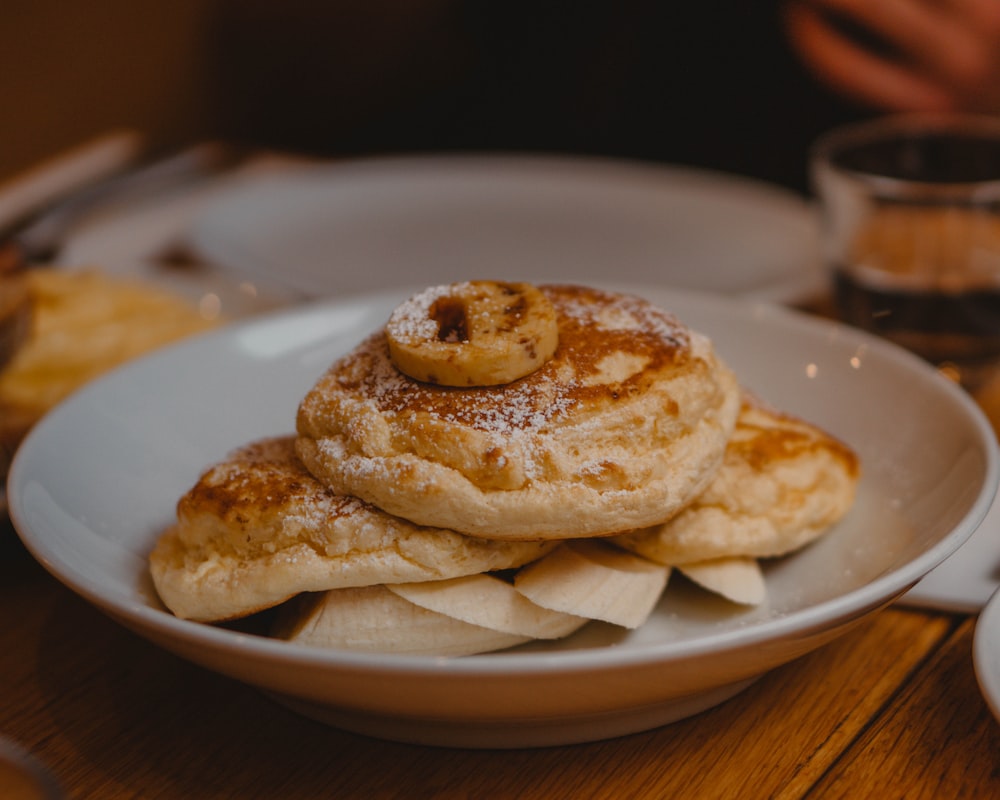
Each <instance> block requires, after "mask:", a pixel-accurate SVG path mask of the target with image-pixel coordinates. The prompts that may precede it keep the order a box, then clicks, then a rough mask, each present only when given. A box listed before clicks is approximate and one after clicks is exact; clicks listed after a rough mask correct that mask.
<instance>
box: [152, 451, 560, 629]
mask: <svg viewBox="0 0 1000 800" xmlns="http://www.w3.org/2000/svg"><path fill="white" fill-rule="evenodd" d="M549 547H550V546H549V545H546V544H545V543H543V542H492V541H485V540H481V539H475V538H472V537H469V536H463V535H461V534H458V533H454V532H453V531H449V530H438V529H431V528H425V527H419V526H416V525H413V524H411V523H409V522H407V521H406V520H402V519H398V518H396V517H392V516H390V515H388V514H385V513H383V512H381V511H379V510H378V509H376V508H373V507H372V506H370V505H368V504H367V503H364V502H362V501H360V500H356V499H354V498H351V497H344V496H341V495H337V494H336V493H334V492H332V491H331V490H329V489H328V488H326V487H325V486H323V485H321V484H320V483H318V482H317V481H316V480H315V479H314V478H313V477H312V476H311V475H310V474H309V473H308V472H307V471H306V470H305V468H304V467H303V466H302V464H301V462H299V460H298V459H297V458H296V456H295V453H294V448H293V437H291V436H288V437H282V438H275V439H266V440H262V441H260V442H255V443H253V444H250V445H247V446H246V447H243V448H241V449H239V450H237V451H236V452H234V453H233V454H232V455H231V456H230V457H229V458H228V459H226V460H224V461H222V462H220V463H219V464H217V465H215V466H213V467H211V468H210V469H208V470H207V471H206V472H205V473H204V474H203V475H202V476H201V478H200V479H199V480H198V482H197V483H196V484H195V485H194V486H193V487H192V488H191V489H190V490H189V491H188V492H187V493H186V494H185V495H184V496H183V497H182V498H181V499H180V501H179V502H178V505H177V524H176V525H175V526H174V527H173V528H171V529H170V530H169V531H168V532H166V533H165V534H164V535H163V536H162V537H161V538H160V540H159V542H158V543H157V545H156V548H155V549H154V551H153V552H152V554H151V556H150V570H151V573H152V576H153V582H154V584H155V586H156V589H157V591H158V592H159V594H160V597H161V599H162V600H163V602H164V604H165V605H166V606H167V607H168V608H169V609H170V610H171V611H172V612H173V613H174V614H176V615H177V616H179V617H185V618H189V619H196V620H200V621H206V622H207V621H220V620H226V619H233V618H237V617H241V616H245V615H247V614H250V613H253V612H255V611H259V610H261V609H265V608H269V607H271V606H274V605H277V604H278V603H281V602H282V601H284V600H286V599H288V598H290V597H292V596H293V595H296V594H298V593H299V592H307V591H322V590H327V589H336V588H342V587H356V586H368V585H372V584H380V583H400V582H406V581H425V580H440V579H443V578H452V577H458V576H462V575H472V574H476V573H480V572H486V571H489V570H496V569H506V568H509V567H515V566H520V565H521V564H525V563H527V562H529V561H532V560H534V559H535V558H538V557H539V556H541V555H542V554H544V553H545V552H547V550H548V549H549Z"/></svg>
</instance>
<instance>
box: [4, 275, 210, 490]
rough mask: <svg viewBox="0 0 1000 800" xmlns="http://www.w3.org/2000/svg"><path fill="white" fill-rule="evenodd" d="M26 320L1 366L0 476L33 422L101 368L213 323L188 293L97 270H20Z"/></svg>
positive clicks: (107, 368) (101, 370)
mask: <svg viewBox="0 0 1000 800" xmlns="http://www.w3.org/2000/svg"><path fill="white" fill-rule="evenodd" d="M18 278H19V280H23V282H24V287H25V291H26V292H27V296H28V299H29V301H30V324H29V325H28V331H27V335H26V336H25V337H24V340H23V341H22V342H21V343H20V346H19V347H18V348H17V349H16V351H15V352H14V353H13V354H12V355H11V357H10V359H9V360H8V361H7V363H6V364H5V365H4V367H3V369H2V371H0V475H4V474H6V469H7V465H8V463H9V459H10V458H11V457H12V456H13V453H14V449H15V448H16V446H17V444H18V442H20V440H21V439H22V438H23V437H24V435H25V434H26V433H27V432H28V430H29V429H30V428H31V426H32V425H33V424H34V423H35V422H37V421H38V420H39V419H40V418H41V417H42V416H43V415H44V414H45V413H47V412H48V411H49V410H50V409H52V408H53V407H54V406H56V405H57V404H58V403H59V402H60V401H61V400H63V399H64V398H65V397H67V396H68V395H69V394H71V393H72V392H73V391H75V390H76V389H78V388H79V387H81V386H83V384H85V383H87V382H88V381H90V380H93V379H94V378H96V377H98V376H99V375H101V374H102V373H104V372H107V371H108V370H110V369H112V368H114V367H117V366H119V365H121V364H124V363H125V362H126V361H129V360H130V359H132V358H135V357H136V356H140V355H143V354H145V353H148V352H150V351H152V350H154V349H156V348H158V347H161V346H163V345H165V344H168V343H170V342H174V341H177V340H179V339H182V338H184V337H186V336H190V335H192V334H195V333H200V332H202V331H206V330H208V329H210V328H213V327H215V326H217V325H218V324H219V319H218V318H217V317H215V316H213V315H211V314H208V315H206V314H205V313H203V312H202V310H201V309H199V307H198V306H197V305H196V304H195V303H193V302H192V301H190V300H188V299H187V298H184V297H180V296H178V295H174V294H172V293H170V292H168V291H166V290H164V289H162V288H160V287H158V286H153V285H150V284H147V283H142V282H139V281H134V280H129V279H124V278H111V277H108V276H107V275H104V274H102V273H101V271H100V270H99V269H97V268H94V269H87V270H79V271H77V270H73V271H70V270H59V269H50V268H37V269H30V270H26V271H24V272H22V273H21V274H20V275H19V276H18Z"/></svg>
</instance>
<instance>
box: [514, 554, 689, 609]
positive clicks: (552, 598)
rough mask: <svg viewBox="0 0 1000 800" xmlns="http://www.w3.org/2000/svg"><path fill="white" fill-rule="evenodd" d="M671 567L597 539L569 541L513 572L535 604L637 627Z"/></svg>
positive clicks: (654, 600) (659, 591)
mask: <svg viewBox="0 0 1000 800" xmlns="http://www.w3.org/2000/svg"><path fill="white" fill-rule="evenodd" d="M669 577H670V567H665V566H661V565H660V564H654V563H653V562H652V561H647V560H646V559H644V558H641V557H639V556H635V555H632V554H631V553H626V552H625V551H624V550H619V549H618V548H616V547H613V546H612V545H608V544H605V543H604V542H600V541H596V540H593V539H578V540H574V541H570V542H565V543H563V544H561V545H560V546H559V547H557V548H556V549H555V550H553V551H552V552H551V553H549V554H548V555H546V556H544V557H543V558H541V559H539V560H538V561H535V562H533V563H531V564H528V565H527V566H526V567H523V568H522V569H521V570H520V571H518V573H517V575H515V576H514V588H516V589H517V590H518V591H519V592H521V594H523V595H524V596H525V597H527V598H528V599H529V600H531V601H532V602H533V603H536V604H537V605H540V606H543V607H545V608H551V609H553V610H555V611H562V612H565V613H569V614H578V615H579V616H581V617H588V618H590V619H600V620H603V621H605V622H610V623H613V624H615V625H621V626H623V627H625V628H638V627H639V626H640V625H642V623H643V622H645V621H646V619H647V618H648V617H649V615H650V613H651V612H652V610H653V607H654V606H655V605H656V602H657V601H658V600H659V599H660V595H661V594H663V590H664V589H665V588H666V585H667V580H668V578H669Z"/></svg>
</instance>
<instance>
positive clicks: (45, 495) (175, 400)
mask: <svg viewBox="0 0 1000 800" xmlns="http://www.w3.org/2000/svg"><path fill="white" fill-rule="evenodd" d="M626 288H627V287H626ZM634 290H635V291H638V292H640V293H642V294H643V295H645V296H646V297H648V298H649V299H650V300H652V301H654V302H656V303H657V304H659V305H661V306H662V307H665V308H668V309H671V310H673V311H674V312H675V313H677V314H678V316H680V317H681V318H682V319H683V320H685V321H686V322H687V323H688V324H689V325H691V326H692V327H695V328H697V329H699V330H701V331H703V332H705V333H707V334H709V335H710V336H711V337H712V338H713V339H714V340H715V342H716V344H717V347H718V349H719V350H720V352H721V353H722V354H723V355H724V357H725V358H726V359H727V360H728V361H729V363H730V364H731V365H732V366H733V367H734V369H735V370H736V371H737V373H738V374H739V375H740V378H741V380H742V381H743V383H744V384H745V385H746V386H748V387H749V388H751V389H753V390H754V391H756V392H757V393H758V394H760V395H762V396H763V397H764V398H765V399H767V400H769V401H770V402H771V403H773V404H775V405H777V406H779V407H781V408H784V409H786V410H788V411H791V412H794V413H797V414H800V415H802V416H804V417H805V418H807V419H809V420H811V421H813V422H816V423H818V424H820V425H822V426H824V427H825V428H827V429H828V430H829V431H831V432H832V433H834V434H836V435H838V436H840V437H841V438H843V439H844V440H846V441H847V442H849V443H850V444H851V445H852V446H853V447H854V448H855V449H857V450H858V452H859V453H860V455H861V458H862V462H863V477H862V480H861V485H860V489H859V497H858V501H857V503H856V506H855V507H854V509H853V510H852V511H851V512H850V514H849V516H848V517H847V518H846V519H845V520H844V521H843V522H842V523H841V524H840V525H839V526H838V527H837V528H836V529H835V530H834V531H832V532H831V533H830V534H829V535H828V536H827V537H825V538H823V539H821V540H820V541H818V542H817V543H815V544H814V545H813V546H811V547H809V548H807V549H805V550H803V551H801V552H799V553H797V554H795V555H793V556H791V557H789V558H786V559H783V560H780V561H776V562H774V563H770V564H767V565H766V576H767V583H768V592H769V595H768V601H767V603H766V604H765V605H764V606H762V607H759V608H756V609H752V610H746V609H741V608H738V607H735V606H732V605H729V604H727V603H725V602H724V601H722V600H720V599H717V598H714V597H713V596H711V595H708V594H706V593H704V592H701V591H699V590H698V589H696V588H694V587H693V586H692V585H690V584H687V583H685V582H684V581H683V580H677V581H675V582H672V584H671V586H670V587H668V589H667V591H666V593H665V594H664V596H663V599H662V601H661V603H660V604H659V606H658V607H657V609H656V611H655V612H654V614H653V616H652V618H651V619H650V621H649V622H648V623H647V624H646V625H645V626H643V627H642V628H641V629H639V630H638V631H635V632H632V633H622V632H621V631H620V630H618V629H615V628H613V627H611V626H608V625H603V624H600V623H591V624H589V625H587V626H586V627H585V628H584V629H583V630H582V631H580V632H579V633H578V634H576V635H574V636H572V637H570V638H569V639H566V640H564V641H562V642H559V643H558V644H551V645H540V644H537V645H530V646H524V647H521V648H518V649H514V650H511V651H507V652H502V653H494V654H487V655H481V656H472V657H467V658H458V659H446V658H430V657H392V656H386V655H370V654H359V653H350V652H342V651H336V650H321V649H309V648H306V647H302V646H293V645H289V644H287V643H284V642H280V641H274V640H269V639H266V638H262V637H258V636H254V635H252V634H248V633H245V632H237V631H233V630H228V629H223V628H216V627H211V626H208V625H202V624H198V623H193V622H187V621H183V620H179V619H176V618H174V617H173V616H172V615H170V614H169V613H167V612H166V611H165V610H164V609H163V607H162V605H161V604H160V603H159V601H158V600H157V597H156V594H155V592H154V589H153V586H152V583H151V581H150V578H149V575H148V572H147V568H146V558H147V554H148V553H149V551H150V548H151V547H152V545H153V543H154V541H155V540H156V538H157V536H158V535H159V533H160V532H161V531H162V530H163V529H164V528H165V527H166V526H167V525H168V524H169V523H170V522H171V521H172V519H173V514H174V505H175V502H176V500H177V498H178V497H179V495H180V494H181V493H183V492H184V491H185V490H186V489H187V488H188V487H189V486H190V485H191V484H192V483H193V482H194V481H195V480H196V479H197V477H198V475H199V473H200V472H201V471H202V469H203V468H205V467H206V466H207V465H208V464H210V463H211V462H213V461H215V460H217V459H219V458H221V457H222V456H223V455H224V454H225V453H226V452H227V451H229V450H230V449H231V448H234V447H236V446H238V445H241V444H243V443H245V442H248V441H250V440H252V439H256V438H259V437H261V436H265V435H271V434H278V433H285V432H290V431H291V430H292V429H293V426H294V418H295V410H296V406H297V404H298V401H299V399H300V398H301V397H302V396H303V395H304V394H305V392H306V391H307V389H308V388H309V387H310V386H311V385H312V383H313V382H314V380H315V379H316V378H317V377H318V376H319V375H320V373H321V372H322V371H323V370H324V369H325V368H326V367H327V365H328V364H329V363H330V362H331V361H332V360H333V359H334V358H335V357H337V356H338V355H340V354H341V353H343V352H345V351H347V350H348V349H349V348H351V347H353V346H354V345H355V344H356V343H357V342H358V341H359V340H360V339H361V338H362V337H363V336H364V335H366V334H367V333H368V332H370V331H371V330H373V329H375V328H376V327H378V326H380V325H382V324H383V323H384V322H385V320H386V318H387V317H388V314H389V311H390V310H391V309H392V307H393V306H394V305H395V304H396V303H397V302H398V301H399V300H401V299H403V298H404V297H405V296H407V295H408V294H409V293H410V291H409V290H408V289H401V290H399V291H393V292H389V293H385V294H379V295H364V296H359V297H354V298H351V299H346V300H344V301H342V302H334V303H324V304H320V305H314V306H308V307H303V308H300V309H297V310H293V311H291V312H286V313H281V314H278V315H275V316H270V317H264V318H261V319H258V320H255V321H250V322H246V323H242V324H238V325H235V326H233V327H230V328H227V329H225V330H222V331H219V332H216V333H212V334H209V335H207V336H204V337H201V338H199V339H196V340H192V341H190V342H187V343H183V344H180V345H177V346H174V347H172V348H170V349H167V350H164V351H161V352H159V353H157V354H154V355H152V356H150V357H148V358H146V359H144V360H142V361H138V362H135V363H133V364H131V365H127V366H126V367H124V368H122V369H120V370H118V371H116V372H114V373H112V374H111V375H109V376H108V377H106V378H104V379H102V380H100V381H98V382H95V383H93V384H91V385H89V386H87V387H85V388H84V389H83V390H81V391H80V392H79V393H77V394H76V395H74V396H73V397H72V398H70V399H69V400H68V401H67V402H66V403H65V404H64V405H62V406H61V407H59V408H57V409H56V410H55V411H54V412H53V413H52V414H51V415H50V416H48V417H47V418H46V419H44V420H43V421H42V422H41V423H40V424H39V425H38V426H37V427H36V428H35V429H34V431H33V432H32V433H31V434H30V436H29V437H28V439H27V440H26V441H25V442H24V444H23V446H22V448H21V450H20V451H19V453H18V456H17V458H16V460H15V463H14V465H13V469H12V472H11V476H10V482H9V501H10V510H11V514H12V518H13V520H14V524H15V526H16V528H17V530H18V531H19V533H20V535H21V537H22V538H23V540H24V542H25V544H26V545H27V547H28V548H29V549H30V550H31V551H32V553H33V554H34V555H35V557H36V558H38V560H39V561H40V562H41V563H42V564H43V565H44V566H45V567H46V568H47V569H48V570H49V571H50V572H52V574H53V575H55V576H56V577H57V578H58V579H59V580H61V581H62V582H64V583H65V584H66V585H67V586H69V587H70V588H72V589H73V590H74V591H76V592H78V593H79V594H80V595H82V596H83V597H84V598H86V599H87V600H89V601H90V602H92V603H94V604H95V605H96V606H98V607H100V608H101V609H103V610H104V611H106V612H107V613H108V614H110V615H111V616H112V617H114V618H115V619H117V620H119V621H120V622H121V623H122V624H123V625H125V626H127V627H128V628H130V629H132V630H134V631H136V632H137V633H139V634H141V635H142V636H145V637H148V638H149V639H151V640H152V641H154V642H156V643H158V644H159V645H162V646H163V647H164V648H166V649H168V650H170V651H173V652H174V653H177V654H179V655H181V656H183V657H185V658H188V659H190V660H191V661H193V662H196V663H198V664H201V665H204V666H206V667H208V668H210V669H213V670H217V671H219V672H221V673H224V674H226V675H229V676H231V677H233V678H235V679H238V680H240V681H245V682H247V683H249V684H254V685H256V686H259V687H260V688H262V689H263V690H265V691H267V692H268V693H270V694H273V695H274V696H276V697H278V698H280V699H281V701H282V702H285V703H287V704H288V705H290V706H292V707H293V708H296V709H297V710H299V711H301V712H303V713H306V714H309V715H311V716H314V717H316V718H319V719H322V720H325V721H328V722H331V723H333V724H336V725H338V726H341V727H344V728H346V729H350V730H355V731H359V732H363V733H368V734H372V735H376V736H382V737H386V738H393V739H400V740H405V741H414V742H422V743H429V744H441V745H455V746H474V747H475V746H481V747H523V746H537V745H549V744H557V743H570V742H577V741H588V740H595V739H601V738H607V737H612V736H616V735H621V734H625V733H630V732H635V731H639V730H644V729H648V728H651V727H655V726H658V725H662V724H665V723H668V722H671V721H674V720H677V719H679V718H682V717H684V716H687V715H690V714H693V713H696V712H698V711H701V710H703V709H705V708H708V707H710V706H712V705H714V704H717V703H719V702H721V701H723V700H725V699H727V698H729V697H731V696H732V695H734V694H735V693H737V692H738V691H740V690H741V689H742V688H744V687H745V686H747V685H748V684H749V683H750V682H752V681H753V680H754V679H756V678H757V677H759V676H760V675H762V674H764V673H765V672H767V671H768V670H770V669H772V668H774V667H777V666H778V665H781V664H784V663H786V662H788V661H791V660H793V659H795V658H796V657H798V656H800V655H802V654H804V653H806V652H808V651H810V650H812V649H814V648H816V647H818V646H820V645H822V644H824V643H826V642H828V641H830V640H831V639H833V638H834V637H836V636H839V635H841V634H843V633H844V632H846V631H847V630H849V629H850V628H851V627H853V626H854V625H856V624H857V623H858V622H860V621H861V620H862V619H863V618H864V617H866V616H867V615H869V614H871V613H873V612H875V611H876V610H878V609H880V608H882V607H883V606H885V605H886V604H888V603H890V602H891V601H892V600H893V599H894V598H896V597H898V596H899V595H900V594H901V593H903V592H905V591H906V590H907V589H908V588H909V587H910V586H912V585H913V584H914V583H915V582H916V581H917V580H919V579H920V578H921V577H922V576H923V575H924V574H926V573H927V572H928V571H930V570H931V569H932V568H933V567H934V566H936V565H937V564H939V563H940V562H941V561H943V560H944V559H945V558H946V557H947V556H948V555H950V554H951V553H952V552H953V551H954V550H956V549H957V548H958V547H959V546H960V545H961V544H962V543H963V542H964V541H965V540H966V539H967V538H968V537H969V536H970V535H971V534H972V532H973V530H974V529H975V527H976V526H977V525H978V524H979V522H980V520H981V519H982V518H983V517H984V515H985V514H986V511H987V509H988V508H989V506H990V502H991V500H992V496H993V493H994V491H995V487H996V483H997V469H998V468H997V457H996V454H995V449H996V445H995V442H994V438H993V434H992V432H991V430H990V428H989V425H988V423H987V422H986V420H985V418H984V417H983V415H982V414H981V413H980V412H979V410H978V409H977V408H976V406H975V405H974V404H973V403H972V402H971V401H970V400H969V399H968V397H967V396H966V395H965V394H964V393H963V392H961V391H960V390H959V389H958V388H957V387H955V386H954V385H953V384H951V383H949V382H947V381H946V380H944V379H943V378H941V377H940V376H939V375H937V373H935V372H934V371H933V370H932V369H931V368H929V367H928V366H926V365H925V364H924V363H923V362H921V361H919V360H917V359H916V358H914V357H912V356H911V355H909V354H908V353H906V352H904V351H902V350H900V349H898V348H895V347H893V346H890V345H887V344H885V343H883V342H881V341H879V340H875V339H872V338H870V337H868V336H866V335H863V334H861V333H859V332H856V331H853V330H850V329H848V328H845V327H842V326H839V325H836V324H832V323H828V322H825V321H821V320H817V319H813V318H808V317H805V316H803V315H800V314H796V313H794V312H790V311H788V310H786V309H781V308H777V307H772V306H765V305H748V304H740V303H738V302H737V301H733V300H726V299H723V298H719V297H714V296H707V295H698V294H690V293H683V292H675V291H666V290H662V289H654V288H641V289H634Z"/></svg>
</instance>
